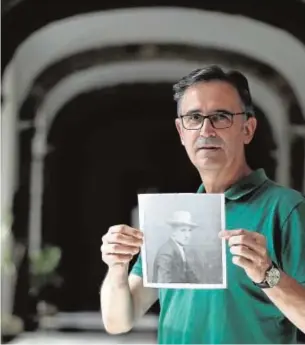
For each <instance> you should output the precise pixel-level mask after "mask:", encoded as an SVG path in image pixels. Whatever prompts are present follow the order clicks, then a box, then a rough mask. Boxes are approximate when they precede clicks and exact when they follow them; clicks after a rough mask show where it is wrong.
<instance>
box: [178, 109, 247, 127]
mask: <svg viewBox="0 0 305 345" xmlns="http://www.w3.org/2000/svg"><path fill="white" fill-rule="evenodd" d="M215 114H224V115H229V116H230V117H231V123H230V125H229V126H227V127H221V128H217V127H215V126H214V124H213V122H212V120H211V119H210V117H211V116H212V115H215ZM191 115H199V116H201V117H202V118H203V121H202V123H201V126H200V127H198V128H186V127H185V125H184V121H183V118H185V117H187V116H191ZM236 115H247V119H249V118H250V117H252V115H251V114H249V113H248V112H246V111H242V112H239V113H231V112H230V111H226V112H225V111H219V112H215V113H212V114H210V115H202V114H200V113H199V112H198V113H193V114H185V115H179V116H178V117H179V118H180V119H181V122H182V126H183V128H185V129H186V130H188V131H198V130H200V129H201V128H202V127H203V124H204V120H205V119H208V120H209V121H210V124H211V126H212V127H213V128H214V129H227V128H230V127H231V126H232V125H233V117H234V116H236Z"/></svg>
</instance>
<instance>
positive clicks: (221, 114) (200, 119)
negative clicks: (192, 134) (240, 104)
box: [179, 111, 247, 130]
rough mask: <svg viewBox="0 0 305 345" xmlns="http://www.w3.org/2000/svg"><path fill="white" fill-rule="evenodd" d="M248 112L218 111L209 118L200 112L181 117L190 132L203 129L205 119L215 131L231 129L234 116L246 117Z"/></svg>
mask: <svg viewBox="0 0 305 345" xmlns="http://www.w3.org/2000/svg"><path fill="white" fill-rule="evenodd" d="M246 114H247V113H246V112H241V113H231V112H229V111H217V112H214V113H211V114H209V115H207V116H204V115H202V114H200V113H199V112H198V113H197V112H193V113H191V114H187V115H181V116H179V117H180V118H181V121H182V125H183V127H184V128H185V129H188V130H198V129H201V128H202V126H203V123H204V120H205V119H208V120H209V121H210V123H211V125H212V127H213V128H215V129H224V128H229V127H231V126H232V124H233V116H235V115H246Z"/></svg>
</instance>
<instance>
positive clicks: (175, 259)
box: [153, 239, 200, 284]
mask: <svg viewBox="0 0 305 345" xmlns="http://www.w3.org/2000/svg"><path fill="white" fill-rule="evenodd" d="M184 253H185V259H186V260H185V261H184V260H183V258H182V254H181V252H180V251H179V248H178V246H177V244H176V243H175V242H174V240H173V239H169V240H168V241H167V242H166V243H165V244H164V245H163V246H162V247H161V248H160V249H159V250H158V252H157V255H156V259H155V261H154V268H153V282H154V283H163V284H164V283H190V284H196V283H197V284H198V283H200V274H199V272H200V270H198V269H196V268H197V266H198V264H200V263H199V262H198V260H197V262H196V257H195V255H194V254H195V253H194V252H193V251H191V250H187V249H185V247H184Z"/></svg>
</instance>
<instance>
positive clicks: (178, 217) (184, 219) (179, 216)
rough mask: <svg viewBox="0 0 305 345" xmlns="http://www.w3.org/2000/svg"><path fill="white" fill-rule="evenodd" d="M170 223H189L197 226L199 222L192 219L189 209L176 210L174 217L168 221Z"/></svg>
mask: <svg viewBox="0 0 305 345" xmlns="http://www.w3.org/2000/svg"><path fill="white" fill-rule="evenodd" d="M167 223H168V224H170V225H188V226H191V227H197V226H198V224H196V223H194V222H193V221H192V215H191V213H190V212H188V211H175V212H174V214H173V217H172V218H171V219H169V220H168V221H167Z"/></svg>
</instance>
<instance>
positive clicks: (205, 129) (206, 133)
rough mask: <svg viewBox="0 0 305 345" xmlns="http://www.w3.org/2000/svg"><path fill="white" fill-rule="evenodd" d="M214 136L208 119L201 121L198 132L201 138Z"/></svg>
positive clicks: (213, 130)
mask: <svg viewBox="0 0 305 345" xmlns="http://www.w3.org/2000/svg"><path fill="white" fill-rule="evenodd" d="M214 134H215V128H214V127H213V126H212V124H211V121H210V119H209V118H205V119H204V120H203V125H202V127H201V130H200V135H202V136H203V137H210V136H212V135H214Z"/></svg>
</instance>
